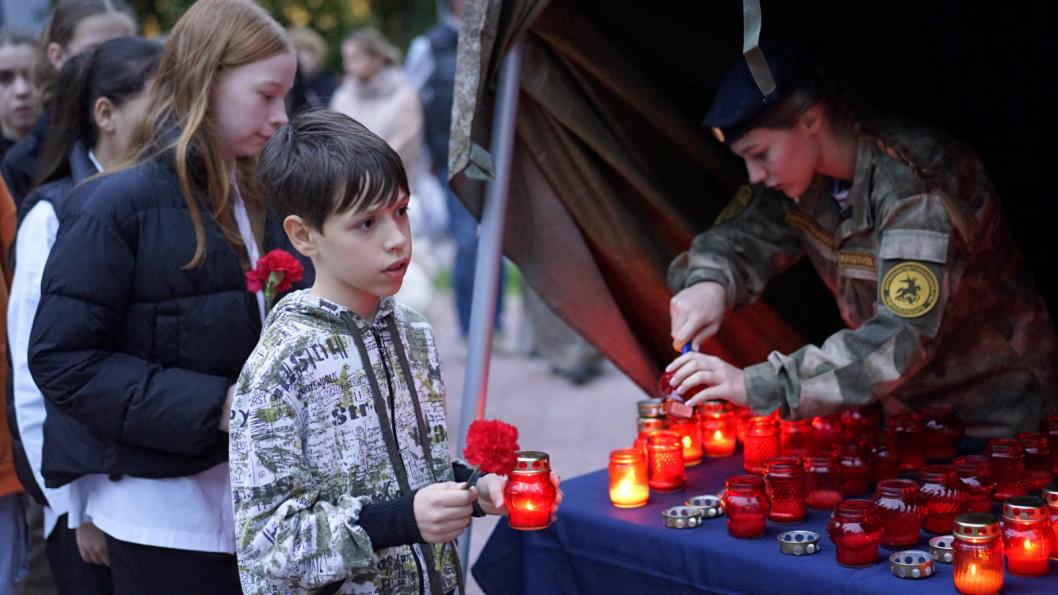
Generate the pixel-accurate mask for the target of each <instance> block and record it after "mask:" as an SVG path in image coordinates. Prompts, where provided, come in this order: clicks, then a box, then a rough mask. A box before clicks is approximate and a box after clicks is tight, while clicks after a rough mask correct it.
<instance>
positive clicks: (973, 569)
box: [970, 563, 977, 577]
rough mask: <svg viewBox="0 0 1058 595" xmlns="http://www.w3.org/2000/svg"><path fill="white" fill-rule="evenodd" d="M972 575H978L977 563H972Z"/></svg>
mask: <svg viewBox="0 0 1058 595" xmlns="http://www.w3.org/2000/svg"><path fill="white" fill-rule="evenodd" d="M970 576H974V577H976V576H977V564H972V563H971V564H970Z"/></svg>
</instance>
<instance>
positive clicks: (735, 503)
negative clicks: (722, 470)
mask: <svg viewBox="0 0 1058 595" xmlns="http://www.w3.org/2000/svg"><path fill="white" fill-rule="evenodd" d="M721 504H722V505H723V508H724V516H726V517H727V532H728V534H729V535H731V536H732V537H738V538H740V539H752V538H754V537H760V536H762V535H764V531H765V529H766V527H767V520H766V519H767V517H768V498H767V496H766V495H765V493H764V480H763V479H762V478H761V477H760V476H758V475H736V476H734V477H731V478H728V480H727V481H726V482H725V483H724V495H723V497H722V498H721Z"/></svg>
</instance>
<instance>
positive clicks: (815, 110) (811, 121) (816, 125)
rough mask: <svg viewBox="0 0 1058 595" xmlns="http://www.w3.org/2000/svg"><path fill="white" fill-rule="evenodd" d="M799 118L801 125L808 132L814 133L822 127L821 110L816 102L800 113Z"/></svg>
mask: <svg viewBox="0 0 1058 595" xmlns="http://www.w3.org/2000/svg"><path fill="white" fill-rule="evenodd" d="M800 120H801V125H802V126H804V129H805V130H806V131H807V132H808V133H809V134H816V133H818V132H819V129H820V128H822V127H823V110H822V108H821V107H819V104H818V103H817V104H815V105H813V106H811V107H809V108H808V109H806V110H805V111H804V112H803V113H802V114H801V118H800Z"/></svg>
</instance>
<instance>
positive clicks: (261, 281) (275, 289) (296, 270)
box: [246, 250, 305, 312]
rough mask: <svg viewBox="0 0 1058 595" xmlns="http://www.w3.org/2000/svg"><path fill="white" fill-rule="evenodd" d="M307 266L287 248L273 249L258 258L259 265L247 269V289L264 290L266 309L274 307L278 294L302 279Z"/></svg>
mask: <svg viewBox="0 0 1058 595" xmlns="http://www.w3.org/2000/svg"><path fill="white" fill-rule="evenodd" d="M304 272H305V267H303V266H301V262H300V261H299V260H298V259H296V258H294V257H293V256H291V254H290V253H289V252H287V251H286V250H272V251H271V252H269V253H268V254H265V255H264V256H262V257H261V258H259V259H257V266H256V267H254V268H253V269H250V270H249V271H246V290H247V291H250V292H254V293H256V292H258V291H262V292H264V299H265V311H266V312H267V311H269V310H271V309H272V304H274V303H275V298H276V296H277V295H279V294H281V293H283V292H285V291H288V290H290V288H291V286H293V284H294V283H297V282H298V281H301V276H302V274H304Z"/></svg>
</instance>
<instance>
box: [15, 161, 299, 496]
mask: <svg viewBox="0 0 1058 595" xmlns="http://www.w3.org/2000/svg"><path fill="white" fill-rule="evenodd" d="M200 212H202V213H207V212H208V209H207V208H205V205H204V204H203V205H202V207H201V208H200ZM203 219H204V221H203V224H204V226H205V232H206V239H207V252H206V257H205V261H204V262H203V263H202V264H201V265H200V266H198V267H196V268H194V269H192V270H184V265H185V264H186V263H187V262H188V261H190V260H191V257H192V256H193V254H194V249H195V240H194V238H195V234H194V228H193V225H192V222H191V218H190V215H189V214H188V211H187V207H186V205H185V203H184V198H183V197H182V196H181V194H180V191H179V186H178V183H177V178H176V173H175V171H174V170H173V169H172V167H171V166H170V165H169V164H168V163H167V162H166V161H165V160H164V158H161V159H158V160H153V161H148V162H146V163H142V164H139V165H137V166H135V167H132V168H130V169H126V170H123V171H119V172H116V173H113V174H110V175H106V176H101V177H99V178H95V179H92V180H89V181H87V182H85V183H84V184H82V185H81V186H79V187H78V188H77V189H76V190H74V192H73V193H72V194H71V195H70V198H69V199H68V202H67V205H66V209H65V214H64V217H63V218H62V220H61V226H60V228H59V234H58V237H57V239H56V243H55V247H54V248H53V249H52V252H51V256H50V258H49V259H48V264H47V267H46V269H45V271H44V279H43V282H42V284H41V302H40V307H39V309H38V310H37V316H36V320H35V322H34V325H33V332H32V335H31V338H30V349H29V351H30V354H29V358H30V359H29V364H30V371H31V372H32V374H33V378H34V380H35V381H36V382H37V385H38V386H39V387H40V389H41V392H43V393H44V397H45V399H46V400H47V403H48V417H47V421H46V422H45V428H44V436H45V446H44V456H43V463H42V471H43V474H44V478H45V483H46V484H47V485H48V486H49V487H57V486H60V485H63V484H65V483H68V482H70V481H72V480H74V479H76V478H77V477H80V476H81V475H84V474H88V473H106V474H110V475H112V476H117V475H133V476H139V477H179V476H186V475H191V474H194V473H197V472H200V471H203V470H205V469H208V468H209V467H212V466H213V465H216V464H217V463H219V462H222V461H224V460H226V459H227V456H228V440H227V434H225V433H223V432H221V431H220V430H219V429H218V423H219V420H220V415H221V407H222V405H223V403H224V399H225V395H226V393H227V390H228V387H229V386H230V385H231V384H232V383H234V382H235V379H236V377H237V376H238V375H239V371H240V369H241V368H242V365H243V363H244V362H245V361H246V358H247V356H249V354H250V352H251V351H252V350H253V348H254V345H255V344H256V343H257V339H258V337H259V335H260V332H261V320H260V316H259V313H258V309H257V302H256V299H255V297H254V296H253V295H252V294H250V293H248V292H247V291H246V287H245V281H244V271H243V268H242V266H241V265H240V259H239V255H238V253H237V252H236V250H234V249H233V248H232V247H231V246H230V245H229V244H228V243H227V242H226V241H225V239H224V237H223V235H222V233H221V230H220V227H219V226H218V225H216V224H215V223H214V222H212V221H211V220H210V219H209V217H208V215H204V216H203ZM275 248H282V249H285V250H287V251H289V252H290V253H291V254H294V255H297V253H296V252H295V251H294V250H293V248H292V247H291V246H290V244H289V242H288V240H287V238H286V235H285V234H284V233H283V230H282V227H281V224H280V222H279V220H278V218H277V217H276V216H275V215H274V214H273V213H271V212H270V213H269V215H268V219H267V222H266V224H265V240H264V250H263V252H262V253H264V252H267V251H268V250H272V249H275ZM305 265H306V274H305V277H304V280H303V281H302V283H301V284H299V286H301V285H309V284H311V283H312V279H313V274H312V268H311V264H309V263H307V262H306V263H305Z"/></svg>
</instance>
